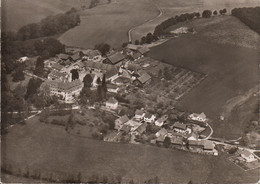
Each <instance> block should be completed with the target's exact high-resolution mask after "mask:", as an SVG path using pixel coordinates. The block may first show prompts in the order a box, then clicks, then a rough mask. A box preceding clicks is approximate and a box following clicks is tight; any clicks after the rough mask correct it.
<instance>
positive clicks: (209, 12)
mask: <svg viewBox="0 0 260 184" xmlns="http://www.w3.org/2000/svg"><path fill="white" fill-rule="evenodd" d="M211 15H212V12H211V11H210V10H204V11H203V12H202V17H203V18H210V17H211Z"/></svg>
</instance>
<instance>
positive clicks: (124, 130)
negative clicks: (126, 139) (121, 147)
mask: <svg viewBox="0 0 260 184" xmlns="http://www.w3.org/2000/svg"><path fill="white" fill-rule="evenodd" d="M130 130H131V126H129V125H123V127H122V128H121V129H120V131H123V132H125V133H129V132H130Z"/></svg>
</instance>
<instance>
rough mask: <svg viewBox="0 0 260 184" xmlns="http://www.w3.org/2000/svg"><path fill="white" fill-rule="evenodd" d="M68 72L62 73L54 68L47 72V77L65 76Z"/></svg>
mask: <svg viewBox="0 0 260 184" xmlns="http://www.w3.org/2000/svg"><path fill="white" fill-rule="evenodd" d="M67 75H68V74H66V73H62V72H59V71H56V70H52V71H51V73H49V75H48V77H51V78H54V77H55V78H61V77H63V78H65V77H66V76H67Z"/></svg>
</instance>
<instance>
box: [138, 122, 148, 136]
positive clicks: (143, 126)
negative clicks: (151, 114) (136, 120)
mask: <svg viewBox="0 0 260 184" xmlns="http://www.w3.org/2000/svg"><path fill="white" fill-rule="evenodd" d="M146 127H147V123H146V122H144V123H143V124H141V125H140V126H139V127H138V128H137V129H136V132H137V134H139V135H142V134H143V133H145V131H146Z"/></svg>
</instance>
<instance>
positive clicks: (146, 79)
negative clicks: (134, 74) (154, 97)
mask: <svg viewBox="0 0 260 184" xmlns="http://www.w3.org/2000/svg"><path fill="white" fill-rule="evenodd" d="M151 78H152V77H151V76H150V75H149V74H148V73H146V74H143V75H142V76H141V77H138V78H137V81H138V82H139V84H140V85H142V86H143V85H145V84H147V83H149V82H150V81H151Z"/></svg>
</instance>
